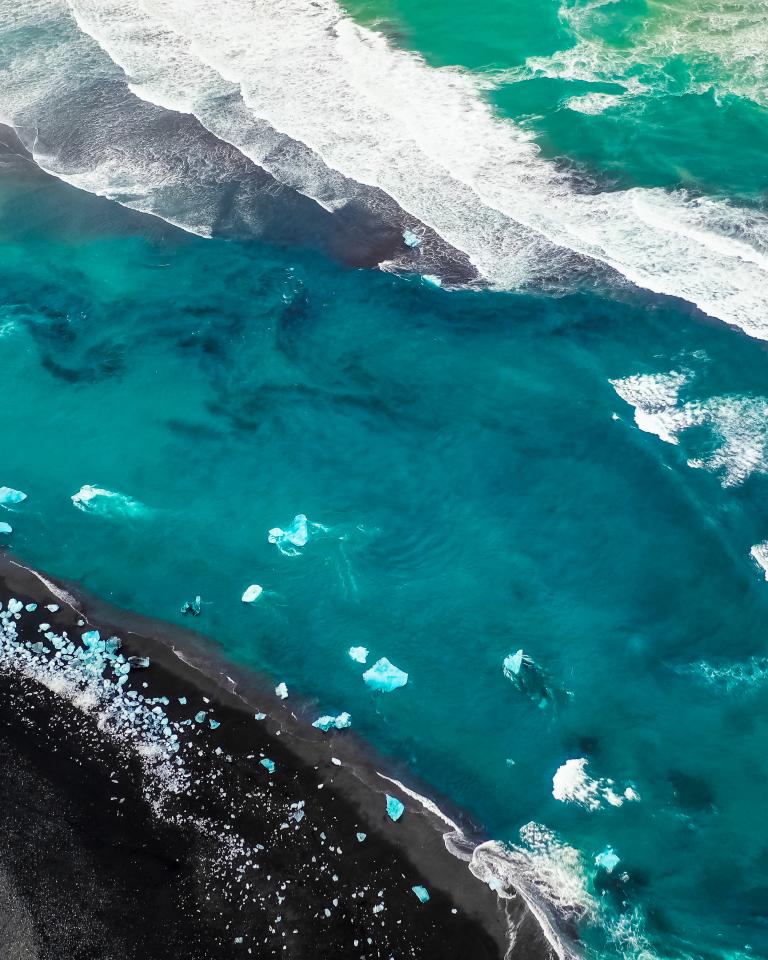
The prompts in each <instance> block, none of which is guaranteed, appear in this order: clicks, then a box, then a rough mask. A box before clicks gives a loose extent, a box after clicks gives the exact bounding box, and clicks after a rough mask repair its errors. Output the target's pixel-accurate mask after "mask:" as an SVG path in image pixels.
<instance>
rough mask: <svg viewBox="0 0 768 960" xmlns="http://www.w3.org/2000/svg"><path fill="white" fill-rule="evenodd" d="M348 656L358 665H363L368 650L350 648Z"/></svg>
mask: <svg viewBox="0 0 768 960" xmlns="http://www.w3.org/2000/svg"><path fill="white" fill-rule="evenodd" d="M349 655H350V657H352V659H353V660H356V661H357V662H358V663H365V661H366V660H367V659H368V650H367V649H366V648H365V647H350V648H349Z"/></svg>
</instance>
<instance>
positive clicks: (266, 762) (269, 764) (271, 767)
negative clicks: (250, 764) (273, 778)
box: [259, 757, 275, 773]
mask: <svg viewBox="0 0 768 960" xmlns="http://www.w3.org/2000/svg"><path fill="white" fill-rule="evenodd" d="M259 763H260V764H261V765H262V767H264V768H265V769H266V771H267V773H274V772H275V761H274V760H270V759H269V757H264V759H263V760H259Z"/></svg>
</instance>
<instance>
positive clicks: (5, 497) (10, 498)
mask: <svg viewBox="0 0 768 960" xmlns="http://www.w3.org/2000/svg"><path fill="white" fill-rule="evenodd" d="M26 499H27V495H26V493H22V491H21V490H14V489H13V487H0V506H3V507H11V506H13V504H14V503H21V501H22V500H26Z"/></svg>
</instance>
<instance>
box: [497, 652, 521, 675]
mask: <svg viewBox="0 0 768 960" xmlns="http://www.w3.org/2000/svg"><path fill="white" fill-rule="evenodd" d="M522 665H523V651H522V650H518V651H517V653H513V654H510V655H509V656H508V657H504V664H503V666H502V670H503V671H504V676H505V677H506V678H507V680H511V679H512V678H513V677H516V676H517V675H518V674H519V673H520V667H522Z"/></svg>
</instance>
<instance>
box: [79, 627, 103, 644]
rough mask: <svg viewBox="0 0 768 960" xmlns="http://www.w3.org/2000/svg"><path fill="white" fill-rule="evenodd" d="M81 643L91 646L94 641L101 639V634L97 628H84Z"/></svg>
mask: <svg viewBox="0 0 768 960" xmlns="http://www.w3.org/2000/svg"><path fill="white" fill-rule="evenodd" d="M82 639H83V643H84V644H85V645H86V647H88V646H92V645H93V644H95V643H98V642H99V640H101V634H100V633H99V631H98V630H86V631H85V633H84V634H83V635H82Z"/></svg>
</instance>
